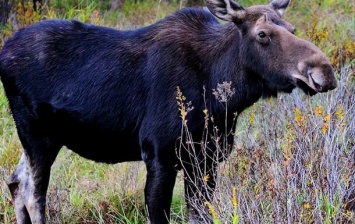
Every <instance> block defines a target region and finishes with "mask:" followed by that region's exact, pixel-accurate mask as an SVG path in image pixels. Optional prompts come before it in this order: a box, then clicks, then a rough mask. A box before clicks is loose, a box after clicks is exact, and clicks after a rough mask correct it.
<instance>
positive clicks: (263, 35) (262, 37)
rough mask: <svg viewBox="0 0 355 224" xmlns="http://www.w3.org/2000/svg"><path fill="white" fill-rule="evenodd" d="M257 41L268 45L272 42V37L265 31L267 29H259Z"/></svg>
mask: <svg viewBox="0 0 355 224" xmlns="http://www.w3.org/2000/svg"><path fill="white" fill-rule="evenodd" d="M256 39H257V41H258V42H259V43H261V44H264V45H267V44H269V43H270V41H271V39H270V37H269V36H268V35H267V34H266V33H265V31H259V32H258V36H257V38H256Z"/></svg>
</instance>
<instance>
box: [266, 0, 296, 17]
mask: <svg viewBox="0 0 355 224" xmlns="http://www.w3.org/2000/svg"><path fill="white" fill-rule="evenodd" d="M290 3H291V0H272V1H271V2H270V6H271V7H272V8H273V9H275V10H276V11H278V12H279V13H280V15H282V14H284V12H285V10H286V8H287V7H288V6H289V5H290Z"/></svg>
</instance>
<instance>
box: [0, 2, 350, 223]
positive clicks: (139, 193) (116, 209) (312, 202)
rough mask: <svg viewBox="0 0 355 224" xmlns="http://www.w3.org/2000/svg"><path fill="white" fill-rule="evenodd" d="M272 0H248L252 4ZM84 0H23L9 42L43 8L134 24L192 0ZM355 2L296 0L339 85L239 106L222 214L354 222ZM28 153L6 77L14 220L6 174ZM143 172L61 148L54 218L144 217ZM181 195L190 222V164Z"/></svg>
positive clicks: (6, 209) (51, 208) (2, 139)
mask: <svg viewBox="0 0 355 224" xmlns="http://www.w3.org/2000/svg"><path fill="white" fill-rule="evenodd" d="M265 2H266V1H263V2H262V1H251V0H244V1H240V3H241V4H243V5H251V4H255V3H265ZM51 3H52V4H51ZM79 3H80V4H79ZM79 3H78V1H69V0H67V1H52V2H49V4H47V5H44V6H43V10H42V14H37V13H36V12H33V11H30V10H27V9H28V8H29V7H30V5H29V3H26V4H25V5H23V6H22V5H20V6H18V7H17V10H16V12H17V14H16V18H18V20H19V21H20V22H18V23H17V24H14V23H9V24H7V25H6V26H5V28H4V29H3V30H2V31H1V36H0V47H1V46H2V45H3V43H4V41H5V40H6V39H7V38H8V37H9V36H11V34H12V33H13V31H14V30H16V29H18V28H20V27H23V26H26V25H28V24H30V23H33V22H36V21H38V20H40V19H44V18H46V19H48V18H70V19H72V18H74V19H78V20H81V21H84V22H88V23H93V24H98V25H106V26H111V27H116V28H124V29H127V28H135V27H139V26H143V25H147V24H150V23H153V22H154V21H157V20H158V19H160V18H163V17H164V16H165V15H168V14H170V12H172V11H173V10H175V9H178V8H180V7H182V6H183V5H184V3H183V2H176V3H171V4H167V3H165V2H156V1H152V0H145V1H126V3H125V5H124V6H123V8H122V10H120V11H110V10H108V9H107V8H108V6H107V5H105V4H104V3H99V1H90V2H89V1H81V2H79ZM58 4H61V5H58ZM354 10H355V2H354V1H344V0H341V1H333V0H327V1H292V6H291V8H290V9H288V12H287V13H286V15H285V16H286V18H287V20H288V21H290V22H292V23H293V24H294V25H295V26H296V28H297V30H298V31H297V35H298V36H300V37H302V38H305V39H308V40H310V41H312V42H314V43H315V44H317V45H318V46H319V47H320V48H321V49H322V50H323V51H324V52H326V54H327V55H328V56H329V57H330V59H331V61H332V63H333V65H334V67H335V69H336V76H337V78H338V80H339V86H338V88H337V89H336V90H334V91H331V92H329V93H324V94H318V95H316V96H314V97H311V98H310V97H307V96H305V95H304V94H303V93H301V92H300V91H298V90H295V91H294V92H293V93H292V94H290V95H284V94H280V96H279V97H278V98H277V99H271V100H264V101H259V102H258V103H256V104H255V105H253V106H252V107H250V108H249V109H248V110H247V111H245V112H244V113H243V114H241V115H240V118H239V120H238V125H237V129H236V131H235V137H236V146H235V149H234V151H233V153H232V155H231V156H230V158H229V159H228V160H227V161H225V162H224V163H222V164H221V165H220V167H219V173H220V175H219V179H218V183H217V184H218V186H217V191H216V195H215V198H214V200H213V201H212V202H211V204H210V205H208V207H209V211H210V213H212V214H213V219H214V221H215V223H233V224H234V223H354V222H355V214H354V212H351V211H348V210H346V209H345V205H346V203H347V202H348V201H347V200H348V199H347V198H348V197H349V195H350V194H351V193H352V192H354V191H355V189H354V188H355V184H354V182H355V179H354V165H355V161H354V160H355V157H354V156H355V154H354V153H355V140H354V139H355V119H354V117H355V108H354V107H355V85H354V84H355V61H354V58H355V33H354V32H355V11H354ZM309 21H311V22H309ZM227 81H228V80H227ZM20 153H21V145H20V143H19V140H18V137H17V133H16V130H15V125H14V122H13V120H12V117H11V114H10V111H9V108H8V105H7V101H6V98H5V95H4V92H3V88H2V86H1V85H0V181H1V184H0V223H5V224H8V223H13V222H14V212H13V207H12V204H11V200H10V199H11V197H10V194H9V191H8V189H7V186H6V184H5V182H4V179H5V178H6V177H7V176H8V175H9V174H10V173H11V172H12V171H13V169H14V168H15V165H16V164H17V162H18V160H19V157H20ZM144 182H145V169H144V164H143V163H141V162H138V163H122V164H116V165H106V164H99V163H94V162H91V161H88V160H85V159H83V158H81V157H79V156H78V155H76V154H75V153H72V152H71V151H69V150H65V149H62V150H61V152H60V153H59V155H58V159H57V160H56V162H55V163H54V165H53V167H52V176H51V182H50V187H49V190H48V213H47V215H48V217H49V220H50V223H145V222H146V221H147V220H146V211H145V207H144V195H143V189H144ZM172 204H173V206H172V223H184V222H185V221H186V211H185V204H184V199H183V184H182V174H181V173H179V175H178V180H177V184H176V187H175V189H174V196H173V203H172Z"/></svg>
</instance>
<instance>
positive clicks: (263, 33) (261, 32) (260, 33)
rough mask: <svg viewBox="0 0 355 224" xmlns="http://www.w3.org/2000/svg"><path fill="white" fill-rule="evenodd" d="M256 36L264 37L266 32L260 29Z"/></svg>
mask: <svg viewBox="0 0 355 224" xmlns="http://www.w3.org/2000/svg"><path fill="white" fill-rule="evenodd" d="M258 36H259V37H260V38H265V37H266V33H265V32H264V31H260V32H259V33H258Z"/></svg>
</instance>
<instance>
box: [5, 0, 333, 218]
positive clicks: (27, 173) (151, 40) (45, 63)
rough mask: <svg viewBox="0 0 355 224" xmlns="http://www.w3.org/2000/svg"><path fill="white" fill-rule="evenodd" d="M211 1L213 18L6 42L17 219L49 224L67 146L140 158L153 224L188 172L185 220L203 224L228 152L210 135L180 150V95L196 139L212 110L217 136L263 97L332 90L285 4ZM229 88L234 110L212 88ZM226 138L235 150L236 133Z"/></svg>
mask: <svg viewBox="0 0 355 224" xmlns="http://www.w3.org/2000/svg"><path fill="white" fill-rule="evenodd" d="M205 2H206V5H207V7H208V9H209V11H208V10H204V9H199V8H185V9H181V10H178V11H176V12H175V13H173V14H172V15H170V16H168V17H166V18H165V19H162V20H161V21H158V22H157V23H155V24H152V25H150V26H147V27H143V28H139V29H136V30H117V29H112V28H107V27H100V26H93V25H89V24H84V23H81V22H78V21H69V20H45V21H41V22H38V23H36V24H34V25H31V26H28V27H27V28H24V29H21V30H19V31H18V32H17V33H16V34H15V35H14V36H13V37H12V38H11V39H9V40H8V41H7V42H6V44H5V46H4V47H3V49H2V51H1V53H0V76H1V81H2V82H3V86H4V89H5V93H6V96H7V98H8V102H9V105H10V108H11V112H12V115H13V118H14V120H15V122H16V127H17V131H18V135H19V137H20V140H21V143H22V146H23V154H22V157H21V160H20V162H19V164H18V166H17V168H16V170H15V171H14V172H13V174H12V175H11V176H10V177H9V178H8V179H7V184H8V186H9V188H10V191H11V193H12V196H13V200H14V207H15V213H16V219H17V222H18V223H31V222H32V223H36V224H40V223H45V221H46V220H45V219H46V218H45V205H46V193H47V188H48V182H49V179H50V178H49V177H50V168H51V165H52V164H53V162H54V161H55V159H56V156H57V154H58V152H59V150H60V149H61V148H62V147H63V146H67V147H68V148H69V149H70V150H72V151H74V152H76V153H78V154H79V155H81V156H83V157H85V158H87V159H91V160H94V161H97V162H105V163H112V164H113V163H119V162H125V161H140V160H143V161H144V163H145V164H146V169H147V178H146V186H145V203H146V205H147V210H148V215H149V219H150V221H151V223H154V224H157V223H159V224H160V223H168V222H169V213H170V203H171V200H172V193H173V187H174V184H175V179H176V175H177V172H178V170H179V169H183V172H184V175H185V177H188V178H185V193H186V202H187V205H188V208H189V214H190V216H189V217H190V220H191V221H192V222H198V220H199V215H198V211H197V210H198V209H197V207H198V206H203V205H204V203H205V202H206V201H210V199H211V197H212V196H213V190H214V188H215V179H216V175H215V174H216V173H215V171H216V167H217V165H218V162H219V161H221V160H222V159H223V158H226V156H228V155H226V154H229V153H230V151H228V150H227V151H225V150H224V151H223V152H221V151H219V149H220V148H221V147H217V146H216V145H214V144H213V141H212V140H211V139H207V141H206V142H207V145H206V146H207V149H208V150H205V151H204V153H201V150H202V148H201V145H198V144H196V145H194V150H195V151H194V156H191V155H192V154H191V153H190V152H189V151H188V147H181V148H182V150H180V151H178V149H177V146H178V145H179V144H186V141H184V137H183V136H181V127H182V125H181V122H182V121H181V117H180V112H179V110H178V109H179V108H178V105H177V101H176V96H177V89H179V90H181V92H182V93H183V95H184V96H185V97H186V99H188V100H189V101H191V102H192V104H193V107H194V109H193V110H191V111H190V112H189V113H188V114H187V115H186V119H187V120H188V122H187V125H188V128H189V131H190V132H191V137H192V138H193V139H194V141H195V142H200V141H201V140H202V138H204V135H203V133H204V130H205V114H204V113H203V111H204V110H205V109H207V111H208V114H209V116H213V118H214V119H213V125H208V130H209V132H210V133H212V132H213V130H212V128H213V127H217V128H218V130H231V129H233V128H234V125H235V122H234V114H235V112H237V113H238V114H239V113H241V112H242V111H243V110H244V109H245V108H247V107H248V106H250V105H252V104H253V103H254V102H256V101H257V100H258V99H259V98H261V97H272V96H276V94H277V93H278V92H286V93H289V92H291V91H292V90H293V89H294V88H295V87H299V88H301V89H302V90H303V91H304V92H305V93H306V94H309V95H314V94H316V93H318V92H326V91H328V90H332V89H334V88H335V87H336V86H337V81H336V79H335V77H334V74H333V69H332V67H331V64H330V63H329V60H328V59H327V57H326V56H325V54H324V53H322V52H321V51H320V50H319V49H318V48H317V47H316V46H315V45H313V44H312V43H310V42H307V41H305V40H302V39H300V38H298V37H296V36H294V35H293V32H294V27H293V26H292V25H291V24H289V23H288V22H286V21H285V20H284V19H283V18H282V14H283V12H284V11H285V9H286V8H287V6H288V5H289V3H290V1H289V0H273V1H272V2H271V3H270V4H269V5H258V6H251V7H245V8H244V7H242V6H241V5H240V4H238V3H237V2H234V1H233V0H206V1H205ZM216 17H217V18H219V19H221V20H225V21H227V22H226V23H219V22H218V20H217V18H216ZM224 81H228V82H230V83H231V85H232V88H233V89H234V91H235V93H234V94H233V95H231V96H230V97H229V99H228V102H226V103H227V104H228V107H227V108H228V111H227V113H226V111H225V108H226V107H224V105H222V104H221V103H220V102H218V100H216V98H215V96H214V94H213V91H212V90H213V89H216V87H217V85H218V84H219V83H222V82H224ZM210 122H211V121H210ZM181 137H182V138H181ZM207 138H209V137H207ZM227 142H228V144H229V147H228V148H229V149H231V148H232V147H231V146H232V145H233V136H232V135H230V136H227ZM222 153H224V155H223V156H221V154H222ZM206 154H207V156H206ZM197 170H203V172H204V173H203V175H204V176H207V177H208V178H207V179H206V178H205V179H204V178H203V176H201V175H200V174H198V173H196V171H197ZM206 185H207V187H206ZM191 202H194V203H191Z"/></svg>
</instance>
